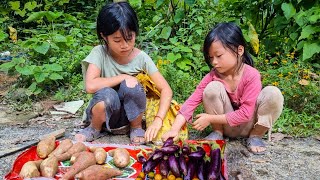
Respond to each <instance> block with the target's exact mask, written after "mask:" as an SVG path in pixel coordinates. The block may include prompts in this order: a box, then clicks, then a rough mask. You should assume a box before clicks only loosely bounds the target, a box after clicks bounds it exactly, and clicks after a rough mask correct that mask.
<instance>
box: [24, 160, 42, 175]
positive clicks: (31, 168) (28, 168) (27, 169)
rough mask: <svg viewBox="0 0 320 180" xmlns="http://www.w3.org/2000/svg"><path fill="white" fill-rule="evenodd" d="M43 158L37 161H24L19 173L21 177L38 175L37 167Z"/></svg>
mask: <svg viewBox="0 0 320 180" xmlns="http://www.w3.org/2000/svg"><path fill="white" fill-rule="evenodd" d="M42 161H43V160H38V161H28V162H26V163H25V164H24V165H23V166H22V168H21V171H20V173H19V175H20V177H21V178H23V179H24V178H33V177H39V176H40V172H39V167H40V164H41V162H42Z"/></svg>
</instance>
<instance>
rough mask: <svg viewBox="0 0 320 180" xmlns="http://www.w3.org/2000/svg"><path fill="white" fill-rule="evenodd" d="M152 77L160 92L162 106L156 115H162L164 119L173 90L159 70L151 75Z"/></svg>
mask: <svg viewBox="0 0 320 180" xmlns="http://www.w3.org/2000/svg"><path fill="white" fill-rule="evenodd" d="M150 78H151V80H152V81H153V82H154V83H155V85H156V87H157V89H158V90H159V92H160V106H159V110H158V113H157V114H156V116H160V117H161V118H162V119H163V118H164V117H165V116H166V114H167V111H168V109H169V107H170V104H171V100H172V90H171V88H170V86H169V84H168V82H167V81H166V80H165V79H164V77H163V76H162V75H161V73H160V72H159V71H157V72H155V73H153V74H152V75H150Z"/></svg>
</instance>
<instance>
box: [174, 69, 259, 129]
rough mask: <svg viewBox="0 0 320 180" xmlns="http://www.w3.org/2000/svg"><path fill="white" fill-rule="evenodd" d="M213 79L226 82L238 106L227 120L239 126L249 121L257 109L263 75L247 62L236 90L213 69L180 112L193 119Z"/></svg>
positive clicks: (226, 87)
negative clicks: (230, 87)
mask: <svg viewBox="0 0 320 180" xmlns="http://www.w3.org/2000/svg"><path fill="white" fill-rule="evenodd" d="M212 81H220V82H221V83H223V84H224V87H225V89H226V92H227V94H228V96H229V98H230V101H231V103H232V104H235V105H236V107H237V108H234V111H232V112H228V113H226V114H225V115H226V118H227V122H228V124H229V125H230V126H237V125H240V124H242V123H246V122H249V121H250V120H251V119H252V116H253V114H254V111H255V105H256V101H257V98H258V95H259V93H260V91H261V88H262V84H261V76H260V73H259V71H258V70H257V69H255V68H253V67H251V66H249V65H247V64H245V67H244V71H243V74H242V77H241V80H240V82H239V84H238V86H237V88H236V90H235V91H234V92H232V91H231V90H230V89H229V87H228V84H227V83H226V82H225V81H224V80H222V79H221V78H220V77H219V76H218V75H217V73H216V71H215V69H212V70H211V71H210V72H209V73H208V74H207V75H206V76H205V77H204V78H203V79H202V80H201V82H200V83H199V85H198V86H197V88H196V90H195V91H194V92H193V94H192V95H191V96H190V97H189V98H188V99H187V100H186V101H185V102H184V104H183V105H182V107H181V109H180V111H179V113H180V114H181V115H183V116H184V118H185V119H186V120H187V121H189V122H190V121H192V114H193V112H194V110H195V109H196V108H197V107H198V105H199V104H200V103H201V102H202V96H203V91H204V89H205V88H206V86H207V85H208V84H209V83H210V82H212Z"/></svg>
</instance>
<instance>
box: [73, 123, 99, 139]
mask: <svg viewBox="0 0 320 180" xmlns="http://www.w3.org/2000/svg"><path fill="white" fill-rule="evenodd" d="M78 134H81V135H83V136H84V137H85V140H84V141H87V142H91V141H94V140H96V139H98V138H100V137H102V134H101V133H100V131H98V130H96V129H94V128H93V127H91V126H88V127H86V128H84V129H82V130H81V131H80V132H79V133H78Z"/></svg>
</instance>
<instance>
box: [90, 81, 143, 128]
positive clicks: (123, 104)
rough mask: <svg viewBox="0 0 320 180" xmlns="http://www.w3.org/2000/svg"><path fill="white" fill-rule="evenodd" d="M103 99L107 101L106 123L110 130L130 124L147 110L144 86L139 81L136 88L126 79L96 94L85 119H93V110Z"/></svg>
mask: <svg viewBox="0 0 320 180" xmlns="http://www.w3.org/2000/svg"><path fill="white" fill-rule="evenodd" d="M101 101H103V102H104V103H105V108H106V111H105V112H106V120H105V124H106V129H107V131H109V132H110V131H111V129H117V128H120V127H123V126H126V125H128V124H129V123H130V121H133V120H135V119H136V118H137V117H138V116H139V115H140V114H141V113H143V112H144V111H145V110H146V93H145V91H144V89H143V86H142V85H141V84H140V83H138V84H137V85H136V86H135V87H134V88H130V87H127V85H126V82H125V81H122V82H121V83H120V85H118V86H117V87H114V88H108V87H106V88H103V89H100V90H99V91H97V92H96V93H95V94H94V96H93V98H92V99H91V101H90V103H89V106H88V108H87V109H86V115H87V118H86V119H85V121H87V122H90V121H91V119H92V118H91V117H92V111H91V110H92V108H93V107H94V106H95V105H96V104H97V103H99V102H101Z"/></svg>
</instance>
